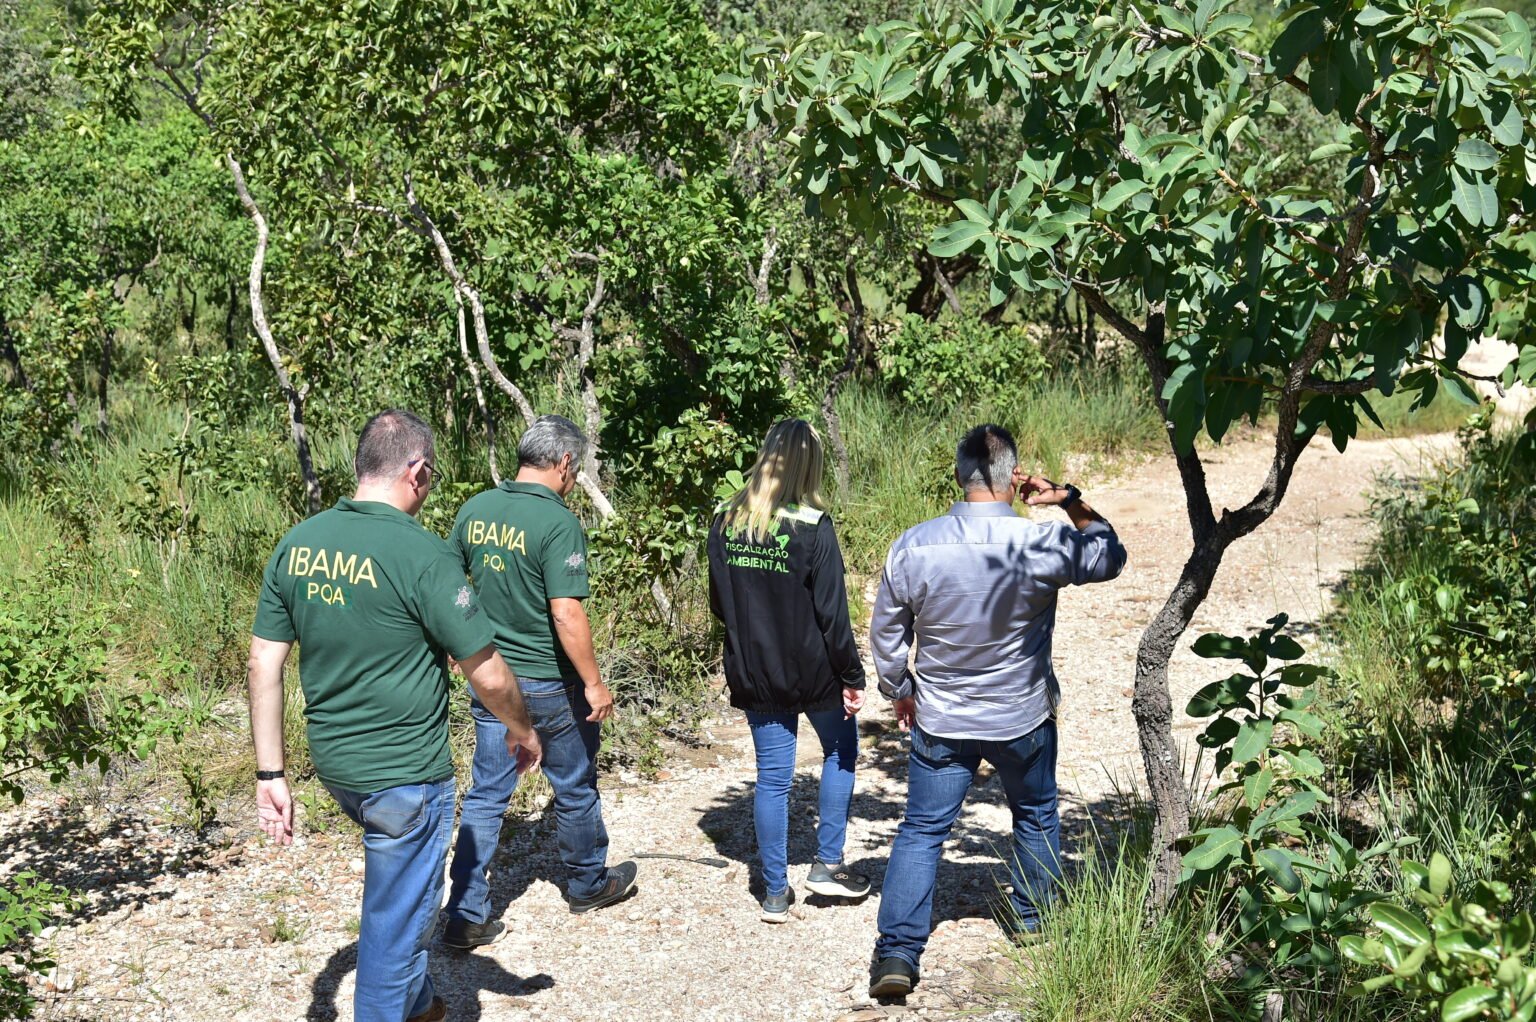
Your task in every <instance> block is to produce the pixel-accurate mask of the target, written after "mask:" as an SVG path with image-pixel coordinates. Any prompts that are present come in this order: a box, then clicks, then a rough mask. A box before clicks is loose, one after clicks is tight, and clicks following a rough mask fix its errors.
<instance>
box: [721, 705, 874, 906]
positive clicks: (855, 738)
mask: <svg viewBox="0 0 1536 1022" xmlns="http://www.w3.org/2000/svg"><path fill="white" fill-rule="evenodd" d="M805 716H806V718H807V719H809V720H810V722H811V727H813V728H815V729H816V737H818V738H820V739H821V751H822V756H823V759H822V764H821V812H820V819H819V820H818V821H817V824H816V858H817V859H819V860H821V861H822V862H824V863H826V864H827V865H829V866H835V865H837V864H838V863H840V862H842V861H843V841H844V839H845V838H846V837H847V834H848V804H849V803H850V802H851V801H852V800H853V764H854V761H855V760H856V759H858V756H859V725H858V721H857V718H851V717H850V718H847V719H845V718H844V716H843V711H842V710H841V709H838V710H827V711H825V712H822V713H807V714H806V715H805ZM747 724H748V725H749V726H750V727H751V728H752V745H753V747H754V748H755V749H756V750H757V784H756V786H755V789H754V791H753V794H752V819H753V822H754V823H755V824H756V825H757V854H758V857H759V858H760V859H761V860H762V864H763V886H764V887H766V888H767V891H766V893H768V894H782V893H783V892H784V890H785V888H787V887H788V886H789V874H788V867H789V788H790V785H791V784H792V783H793V782H794V779H795V745H796V742H797V737H798V735H797V732H798V731H799V727H800V715H799V714H798V713H753V712H752V711H750V710H748V711H747Z"/></svg>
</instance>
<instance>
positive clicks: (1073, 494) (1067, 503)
mask: <svg viewBox="0 0 1536 1022" xmlns="http://www.w3.org/2000/svg"><path fill="white" fill-rule="evenodd" d="M1061 485H1062V486H1063V487H1064V488H1065V489H1066V491H1067V499H1066V500H1064V501H1062V502H1061V509H1062V510H1063V511H1065V510H1066V509H1067V508H1069V507H1071V506H1072V505H1073V504H1076V503H1077V502H1078V501H1080V500H1082V499H1083V491H1082V490H1079V489H1078V488H1077V487H1076V486H1073V485H1072V484H1071V483H1062V484H1061Z"/></svg>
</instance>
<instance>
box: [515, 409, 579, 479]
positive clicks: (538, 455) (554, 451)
mask: <svg viewBox="0 0 1536 1022" xmlns="http://www.w3.org/2000/svg"><path fill="white" fill-rule="evenodd" d="M586 453H587V437H586V434H585V433H583V432H582V431H581V428H580V427H578V426H577V425H576V423H574V422H572V421H571V420H570V419H567V418H566V417H565V416H563V415H541V416H539V417H538V418H537V419H534V420H533V425H531V426H529V427H528V428H527V429H526V430H524V431H523V436H522V439H520V440H518V442H517V463H518V465H519V466H523V465H526V466H528V467H529V468H554V467H555V466H556V465H558V464H560V459H561V458H563V457H565V456H566V455H567V454H569V455H570V456H571V467H572V468H580V467H581V459H582V456H583V455H585V454H586Z"/></svg>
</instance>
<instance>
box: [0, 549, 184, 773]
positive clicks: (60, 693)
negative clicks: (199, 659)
mask: <svg viewBox="0 0 1536 1022" xmlns="http://www.w3.org/2000/svg"><path fill="white" fill-rule="evenodd" d="M43 560H44V563H45V565H46V568H45V569H44V570H43V571H41V572H38V573H34V574H31V575H24V576H22V577H20V578H17V579H14V580H9V579H0V794H3V795H9V796H10V797H11V798H12V799H13V800H14V801H17V802H20V801H21V799H22V795H23V793H24V789H23V787H22V780H23V775H25V774H27V773H28V772H32V771H36V772H38V773H41V774H44V775H46V776H47V777H48V779H49V780H50V781H53V782H55V783H56V782H59V781H62V780H63V779H64V778H65V777H66V776H68V775H69V773H70V772H71V771H73V770H77V769H80V768H83V767H86V766H95V767H97V768H98V769H100V770H101V771H102V772H105V771H106V768H107V765H108V763H109V762H110V760H111V759H112V757H113V756H117V755H131V756H136V757H138V758H139V759H143V758H144V757H146V756H148V755H149V754H150V752H152V751H153V750H154V748H155V745H156V744H157V743H158V742H159V740H160V739H161V738H162V737H164V736H166V735H172V736H179V734H180V726H181V721H180V720H179V719H177V718H176V717H174V716H173V715H172V714H171V712H170V709H169V707H168V706H167V704H166V703H165V701H164V700H162V699H160V698H158V697H156V696H153V695H149V696H138V695H117V696H115V697H114V696H113V695H111V694H108V693H106V692H104V686H103V685H102V684H101V680H102V677H103V676H104V675H105V673H106V668H107V660H108V651H109V650H110V649H111V648H112V645H113V629H111V628H110V627H109V625H108V623H107V620H106V615H105V614H104V613H103V612H102V610H101V609H100V608H93V609H91V610H89V611H87V612H85V613H81V612H79V611H78V609H76V608H75V607H73V606H72V605H71V601H70V599H69V597H68V594H69V593H70V592H71V579H72V578H74V577H76V576H78V574H79V572H80V566H79V565H78V563H77V562H75V561H74V560H73V559H72V558H71V557H70V556H69V555H68V554H67V553H66V552H65V551H64V550H62V549H57V548H56V549H54V550H51V551H47V552H46V553H45V554H44V555H43ZM173 666H174V665H173Z"/></svg>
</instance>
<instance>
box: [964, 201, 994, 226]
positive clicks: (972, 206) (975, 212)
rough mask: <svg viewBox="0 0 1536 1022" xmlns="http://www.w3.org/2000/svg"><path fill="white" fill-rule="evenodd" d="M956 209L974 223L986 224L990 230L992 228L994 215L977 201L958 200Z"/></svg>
mask: <svg viewBox="0 0 1536 1022" xmlns="http://www.w3.org/2000/svg"><path fill="white" fill-rule="evenodd" d="M955 208H956V209H958V210H959V211H960V212H962V213H964V214H965V218H966V219H967V220H969V221H971V222H972V223H977V224H985V225H986V227H987V229H988V230H991V228H992V213H991V212H990V211H989V210H988V209H987V207H985V206H983V205H982V204H981V203H979V202H977V201H976V200H975V199H956V200H955Z"/></svg>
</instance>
